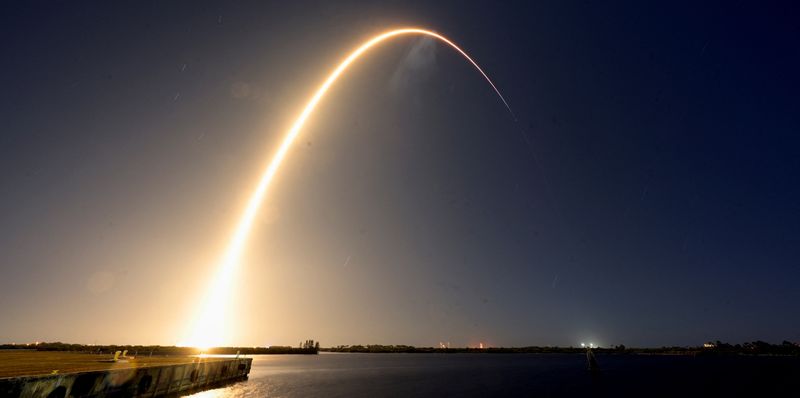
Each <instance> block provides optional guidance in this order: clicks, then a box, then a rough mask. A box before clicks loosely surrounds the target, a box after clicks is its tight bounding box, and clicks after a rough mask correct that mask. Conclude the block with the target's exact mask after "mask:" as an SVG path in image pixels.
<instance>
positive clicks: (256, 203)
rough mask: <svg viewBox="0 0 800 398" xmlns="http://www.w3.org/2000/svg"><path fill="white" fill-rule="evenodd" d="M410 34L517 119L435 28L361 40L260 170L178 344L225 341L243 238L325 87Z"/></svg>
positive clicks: (503, 99)
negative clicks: (449, 57) (441, 46)
mask: <svg viewBox="0 0 800 398" xmlns="http://www.w3.org/2000/svg"><path fill="white" fill-rule="evenodd" d="M409 35H418V36H427V37H432V38H435V39H437V40H439V41H441V42H443V43H445V44H447V45H448V46H450V47H452V48H453V49H454V50H456V51H457V52H458V53H459V54H461V55H462V56H463V57H464V58H465V59H466V60H467V61H469V63H470V64H472V66H474V67H475V69H476V70H477V71H478V72H479V73H480V74H481V76H483V78H484V79H486V81H487V82H488V83H489V85H490V86H491V87H492V89H493V90H494V92H495V93H496V94H497V96H498V97H499V98H500V100H501V101H502V102H503V105H505V107H506V109H507V110H508V112H509V113H510V114H511V116H512V117H514V119H515V120H516V117H515V116H514V112H513V111H512V110H511V107H510V106H509V105H508V102H507V101H506V99H505V98H504V97H503V95H502V94H501V93H500V90H498V89H497V86H495V84H494V83H493V82H492V80H491V79H489V76H488V75H486V73H485V72H484V71H483V69H481V67H480V66H479V65H478V63H477V62H475V61H474V60H473V59H472V58H471V57H470V56H469V55H467V53H466V52H465V51H464V50H462V49H461V48H460V47H458V46H457V45H456V44H455V43H453V42H452V41H451V40H450V39H448V38H446V37H444V36H442V35H440V34H438V33H436V32H433V31H430V30H425V29H419V28H403V29H396V30H390V31H386V32H383V33H381V34H378V35H377V36H374V37H372V38H370V39H369V40H367V41H366V42H364V43H363V44H361V45H360V46H359V47H358V48H356V49H355V50H354V51H352V52H351V53H350V54H348V55H347V57H345V58H344V60H342V61H341V62H340V63H339V65H338V66H337V67H336V68H335V69H334V70H333V71H332V72H331V73H330V74H329V75H328V77H327V78H326V79H325V81H324V82H323V83H322V85H320V86H319V88H317V90H316V91H315V92H314V95H313V96H311V99H309V101H308V102H307V103H306V105H305V107H304V108H303V110H302V112H300V115H299V116H298V117H297V119H296V120H295V121H294V124H292V127H291V128H290V129H289V131H288V132H287V133H286V135H285V137H284V138H283V140H282V141H281V144H280V146H279V147H278V150H277V151H276V152H275V154H274V155H273V156H272V160H271V161H270V162H269V163H268V165H267V167H266V170H265V171H264V173H263V174H262V177H261V179H260V181H259V182H258V185H257V186H256V188H255V191H254V192H253V194H252V196H251V197H250V199H249V201H248V203H247V207H246V208H245V210H244V213H243V214H242V217H241V219H240V220H239V223H238V224H237V227H236V229H235V231H234V233H233V236H232V237H231V241H230V244H229V245H228V248H227V250H226V252H225V254H224V256H223V258H222V261H221V263H220V266H219V267H220V268H219V270H218V273H217V275H216V277H215V278H214V279H213V281H212V284H211V286H210V288H209V290H208V293H207V296H206V299H205V302H204V303H203V307H201V308H202V310H201V312H200V313H199V316H198V318H197V319H196V321H195V323H194V325H193V329H192V330H191V331H190V335H189V337H188V339H187V340H184V341H183V342H181V343H180V345H185V346H194V347H211V346H218V345H221V344H224V343H226V339H227V327H226V319H225V316H226V313H227V312H228V311H229V310H230V308H228V306H227V303H228V301H229V300H228V298H229V297H230V293H231V289H232V282H233V274H234V271H235V269H236V268H237V266H238V263H239V258H240V257H241V254H242V251H243V249H244V245H245V242H246V240H247V237H248V235H249V233H250V229H251V227H252V224H253V220H254V219H255V217H256V215H257V213H258V209H259V207H260V205H261V202H262V200H263V198H264V195H265V194H266V192H267V188H269V184H270V181H272V178H273V177H274V176H275V174H276V173H277V171H278V168H279V167H280V165H281V163H282V162H283V159H284V158H285V157H286V153H287V152H288V150H289V148H290V147H291V146H292V143H293V142H294V140H295V138H296V137H297V135H298V134H299V133H300V130H301V129H302V128H303V125H304V124H305V122H306V120H307V119H308V118H309V117H310V116H311V113H312V112H313V111H314V109H315V108H316V107H317V105H318V104H319V102H320V101H321V100H322V98H323V97H324V96H325V93H327V91H328V89H329V88H330V87H331V86H332V85H333V84H334V83H335V82H336V81H337V79H338V78H339V76H341V75H342V74H343V73H344V72H345V71H346V70H347V68H348V66H350V64H352V63H353V62H355V61H356V60H358V59H359V58H360V57H361V56H362V55H364V53H366V52H367V51H369V50H370V49H371V48H373V47H375V46H376V45H378V44H381V43H383V42H385V41H387V40H389V39H392V38H395V37H400V36H409Z"/></svg>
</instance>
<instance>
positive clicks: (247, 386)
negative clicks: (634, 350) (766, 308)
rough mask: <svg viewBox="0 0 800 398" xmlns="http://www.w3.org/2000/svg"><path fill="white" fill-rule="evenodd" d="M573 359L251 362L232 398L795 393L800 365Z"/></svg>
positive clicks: (220, 395) (399, 357)
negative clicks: (592, 365) (594, 363)
mask: <svg viewBox="0 0 800 398" xmlns="http://www.w3.org/2000/svg"><path fill="white" fill-rule="evenodd" d="M597 360H598V362H599V364H600V366H601V371H600V372H599V373H592V372H589V371H587V370H586V357H585V355H573V354H337V353H321V354H320V355H260V356H259V355H256V356H254V359H253V367H252V370H251V372H250V378H249V379H248V380H247V381H243V382H240V383H236V384H233V385H231V386H228V387H225V388H219V389H215V390H209V391H204V392H201V393H197V394H194V395H192V397H198V398H200V397H202V398H232V397H376V396H379V397H387V396H388V397H408V396H415V397H447V396H454V397H477V396H534V395H535V396H537V397H539V396H541V397H561V396H577V395H585V396H593V397H595V396H630V397H634V396H636V397H641V396H792V397H797V396H800V358H791V357H696V358H693V357H685V356H636V355H598V356H597Z"/></svg>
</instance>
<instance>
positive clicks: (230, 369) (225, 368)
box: [0, 358, 253, 398]
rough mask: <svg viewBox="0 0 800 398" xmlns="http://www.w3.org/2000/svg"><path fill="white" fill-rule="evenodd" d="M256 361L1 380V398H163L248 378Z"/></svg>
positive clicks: (113, 370)
mask: <svg viewBox="0 0 800 398" xmlns="http://www.w3.org/2000/svg"><path fill="white" fill-rule="evenodd" d="M252 363H253V359H252V358H230V359H215V360H210V361H203V360H198V361H197V362H193V363H184V364H176V365H161V366H151V367H139V368H124V369H111V370H98V371H88V372H77V373H64V374H54V375H41V376H22V377H11V378H0V397H20V398H67V397H96V398H99V397H161V396H166V395H172V394H177V393H181V392H188V391H192V390H203V389H208V388H212V387H214V386H219V385H224V384H227V383H230V382H234V381H236V380H242V379H246V378H247V375H248V374H249V373H250V366H251V365H252Z"/></svg>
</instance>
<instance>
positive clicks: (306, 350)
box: [0, 340, 319, 356]
mask: <svg viewBox="0 0 800 398" xmlns="http://www.w3.org/2000/svg"><path fill="white" fill-rule="evenodd" d="M308 341H311V342H312V343H311V346H310V347H304V346H301V347H289V346H270V347H215V348H210V349H207V350H201V349H198V348H194V347H176V346H161V345H87V344H70V343H62V342H53V343H36V344H0V350H36V351H71V352H82V353H87V354H109V355H111V354H113V353H114V352H116V351H125V350H128V355H130V356H137V355H139V356H145V355H162V356H163V355H198V354H201V353H206V354H218V355H234V354H236V353H237V352H238V353H239V354H242V355H260V354H317V353H318V352H319V343H318V342H317V343H316V344H315V343H314V340H308Z"/></svg>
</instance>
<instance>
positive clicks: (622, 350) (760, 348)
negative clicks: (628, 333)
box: [320, 341, 800, 356]
mask: <svg viewBox="0 0 800 398" xmlns="http://www.w3.org/2000/svg"><path fill="white" fill-rule="evenodd" d="M712 345H713V347H702V346H696V347H692V346H672V347H666V346H665V347H658V348H628V347H625V346H624V345H621V344H620V345H617V346H612V347H602V348H599V347H598V348H593V350H594V351H595V352H596V353H598V354H640V355H795V356H800V346H798V344H796V343H792V342H789V341H784V342H782V343H781V344H770V343H767V342H764V341H755V342H750V343H743V344H735V345H731V344H727V343H722V342H719V341H717V342H716V343H714V344H712ZM320 351H324V352H354V353H408V354H413V353H442V354H457V353H496V354H507V353H528V354H577V353H584V352H586V348H581V347H555V346H543V347H540V346H528V347H488V348H470V347H456V348H434V347H415V346H410V345H381V344H370V345H340V346H336V347H330V348H322V349H320Z"/></svg>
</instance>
